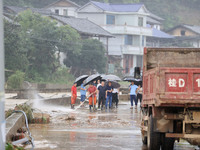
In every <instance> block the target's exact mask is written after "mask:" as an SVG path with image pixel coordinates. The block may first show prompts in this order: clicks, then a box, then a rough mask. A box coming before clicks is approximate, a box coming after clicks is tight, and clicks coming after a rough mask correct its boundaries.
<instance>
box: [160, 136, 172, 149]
mask: <svg viewBox="0 0 200 150" xmlns="http://www.w3.org/2000/svg"><path fill="white" fill-rule="evenodd" d="M162 136H163V137H162V144H161V149H162V150H173V149H174V142H175V139H174V138H166V137H165V134H163V135H162Z"/></svg>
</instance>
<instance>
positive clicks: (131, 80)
mask: <svg viewBox="0 0 200 150" xmlns="http://www.w3.org/2000/svg"><path fill="white" fill-rule="evenodd" d="M124 81H128V82H134V84H135V85H141V86H142V79H136V78H133V77H130V78H124Z"/></svg>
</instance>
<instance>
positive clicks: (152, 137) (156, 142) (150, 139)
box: [147, 115, 161, 150]
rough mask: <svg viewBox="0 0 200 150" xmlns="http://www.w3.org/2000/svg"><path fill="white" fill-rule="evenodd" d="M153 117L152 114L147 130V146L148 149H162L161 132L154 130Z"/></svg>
mask: <svg viewBox="0 0 200 150" xmlns="http://www.w3.org/2000/svg"><path fill="white" fill-rule="evenodd" d="M153 129H154V125H153V117H152V115H150V117H149V120H148V131H147V148H148V150H160V146H161V140H160V133H156V132H154V131H153Z"/></svg>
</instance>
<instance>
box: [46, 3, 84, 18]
mask: <svg viewBox="0 0 200 150" xmlns="http://www.w3.org/2000/svg"><path fill="white" fill-rule="evenodd" d="M79 7H80V6H79V5H77V4H76V3H74V2H71V1H69V0H58V1H56V2H54V3H52V4H50V5H48V6H46V7H45V9H49V10H51V12H53V13H55V14H57V15H61V16H71V17H77V12H76V10H77V9H78V8H79Z"/></svg>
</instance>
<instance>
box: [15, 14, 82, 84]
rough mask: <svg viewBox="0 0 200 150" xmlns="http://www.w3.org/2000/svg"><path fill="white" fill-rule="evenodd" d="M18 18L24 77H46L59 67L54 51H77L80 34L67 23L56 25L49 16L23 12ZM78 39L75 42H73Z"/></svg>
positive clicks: (31, 78) (39, 78)
mask: <svg viewBox="0 0 200 150" xmlns="http://www.w3.org/2000/svg"><path fill="white" fill-rule="evenodd" d="M17 21H18V22H19V24H20V27H21V28H20V29H21V30H20V33H19V34H20V39H21V45H22V46H23V47H22V49H23V51H26V54H27V59H28V62H29V65H28V69H27V72H26V77H27V78H28V79H29V80H33V81H34V80H36V81H41V80H43V79H48V78H50V76H51V75H52V74H53V73H55V72H56V71H57V69H58V68H59V67H60V64H59V57H57V56H56V55H55V54H56V52H60V51H62V52H65V53H67V52H68V51H71V52H73V53H74V54H78V53H79V52H80V47H81V46H80V45H79V44H77V43H79V42H78V40H79V39H80V36H79V34H78V33H77V32H76V31H75V30H74V29H72V28H71V27H69V26H61V27H58V26H57V22H56V21H52V19H50V18H49V17H44V16H41V15H39V14H37V13H32V12H31V10H27V11H25V12H22V13H21V14H20V15H19V16H18V18H17ZM76 42H77V43H76Z"/></svg>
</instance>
